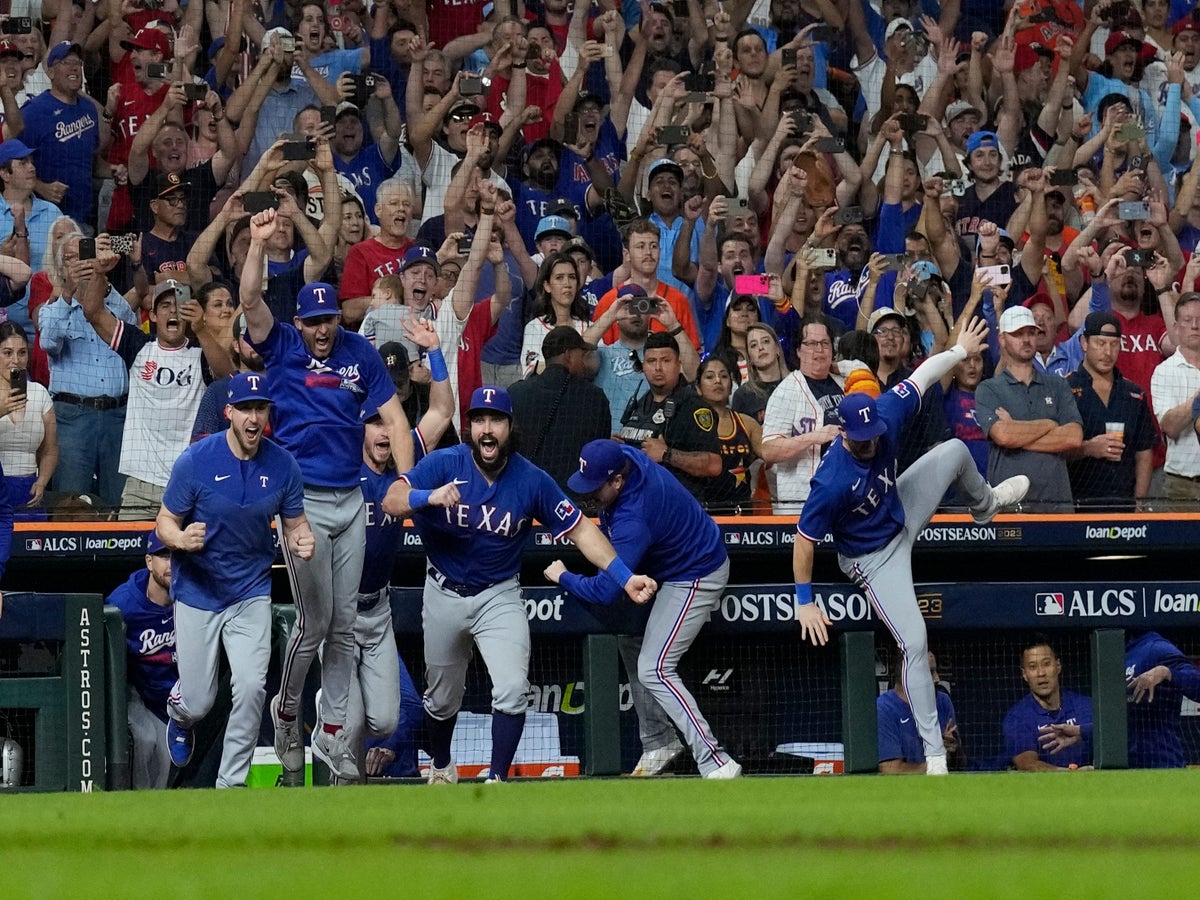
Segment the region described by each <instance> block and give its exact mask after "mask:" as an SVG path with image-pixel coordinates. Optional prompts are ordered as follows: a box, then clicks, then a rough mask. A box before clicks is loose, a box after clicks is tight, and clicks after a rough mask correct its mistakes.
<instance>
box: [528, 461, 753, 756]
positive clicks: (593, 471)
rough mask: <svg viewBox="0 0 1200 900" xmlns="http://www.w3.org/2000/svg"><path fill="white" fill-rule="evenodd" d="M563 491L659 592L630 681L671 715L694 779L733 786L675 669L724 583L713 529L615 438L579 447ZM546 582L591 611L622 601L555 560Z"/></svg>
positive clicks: (725, 564)
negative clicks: (575, 497)
mask: <svg viewBox="0 0 1200 900" xmlns="http://www.w3.org/2000/svg"><path fill="white" fill-rule="evenodd" d="M567 485H568V487H570V488H571V490H573V491H574V492H575V493H577V494H580V495H583V496H585V497H587V498H588V502H587V503H585V505H591V504H594V505H595V507H596V509H597V510H599V513H600V529H601V530H602V531H603V532H604V534H605V535H607V536H608V538H609V539H610V540H611V541H612V544H613V547H614V548H615V549H616V551H617V554H618V555H619V556H620V558H621V559H623V560H626V561H627V562H628V563H629V564H630V565H633V566H637V567H639V568H641V569H643V570H645V571H646V572H651V573H653V577H654V578H655V580H657V581H658V583H659V585H660V587H659V591H658V596H657V597H656V598H655V600H654V607H653V609H651V611H650V618H649V620H648V621H647V622H646V631H645V635H644V636H643V638H642V647H641V651H640V652H639V653H638V662H637V667H638V671H637V679H638V681H640V682H641V683H642V685H643V686H644V687H645V688H646V690H647V691H649V692H650V694H651V695H652V696H653V697H654V699H655V700H656V701H657V702H658V705H659V706H661V707H662V709H663V710H664V711H665V712H666V714H667V715H668V716H670V717H671V721H672V722H674V723H675V726H676V727H677V728H678V729H679V731H680V733H681V734H682V735H683V738H684V740H685V741H686V742H687V745H688V747H690V748H691V751H692V755H693V756H694V757H695V758H696V766H697V767H698V768H699V769H700V774H701V775H703V776H704V777H705V778H737V777H738V776H739V775H741V774H742V767H741V766H740V765H739V764H738V763H737V761H736V760H734V759H733V757H731V756H730V755H729V754H728V753H726V752H725V751H724V750H723V749H722V748H721V745H720V744H719V743H718V742H717V739H716V738H715V737H714V736H713V733H712V729H711V728H709V726H708V722H707V721H705V719H704V716H703V714H701V712H700V709H699V707H698V706H697V705H696V698H695V697H693V696H692V694H691V692H690V691H689V690H688V689H687V688H686V687H685V686H684V684H683V682H682V681H681V680H680V678H679V673H678V671H677V667H678V665H679V660H680V659H681V658H682V657H683V654H685V653H686V652H687V650H688V648H689V647H690V646H691V645H692V642H693V641H694V640H695V639H696V636H697V635H698V634H699V633H700V629H701V628H703V627H704V623H705V622H707V621H708V619H709V616H711V615H712V613H713V610H715V609H716V608H717V606H718V605H719V604H720V602H721V595H722V593H724V591H725V585H726V583H728V581H729V555H728V554H727V553H726V552H725V544H724V542H723V541H722V539H721V529H720V528H718V527H717V523H716V522H714V521H713V519H712V517H711V516H709V515H708V513H706V512H705V511H704V508H703V507H702V506H701V505H700V504H699V502H697V500H696V498H695V497H693V496H692V494H691V493H690V492H689V491H688V490H687V488H685V487H684V486H683V485H682V484H681V483H680V482H679V479H678V478H676V477H675V476H674V475H672V474H671V473H670V472H668V471H667V470H666V469H665V468H663V467H662V466H660V465H658V464H657V463H655V462H653V461H652V460H651V459H650V457H648V456H647V455H646V454H645V453H643V452H642V451H641V450H637V449H635V448H633V447H627V446H625V445H623V444H620V443H617V442H616V441H613V440H609V439H604V440H599V441H592V442H591V443H589V444H587V445H585V446H584V448H583V450H581V451H580V454H579V471H578V472H576V473H575V474H573V475H572V476H571V477H570V479H569V480H568V481H567ZM546 577H547V578H549V579H550V580H551V581H553V582H554V583H555V584H560V585H562V586H563V587H565V588H566V589H567V590H568V591H570V592H571V593H572V594H574V595H575V596H577V597H581V598H583V599H584V600H587V601H588V602H589V603H603V604H610V603H612V602H613V601H614V600H616V599H617V597H618V596H620V590H619V589H618V587H617V586H616V585H614V584H613V582H612V579H610V578H609V577H608V576H607V575H596V576H593V577H590V578H586V577H583V576H581V575H576V574H574V573H573V572H569V571H567V568H566V566H564V565H563V563H562V561H561V560H555V561H554V562H553V563H551V564H550V566H549V567H548V568H547V569H546Z"/></svg>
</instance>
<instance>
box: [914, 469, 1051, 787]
mask: <svg viewBox="0 0 1200 900" xmlns="http://www.w3.org/2000/svg"><path fill="white" fill-rule="evenodd" d="M1018 477H1020V478H1025V476H1024V475H1020V476H1018ZM1026 480H1028V479H1026ZM925 774H926V775H949V774H950V770H949V769H947V768H946V757H945V756H927V757H925Z"/></svg>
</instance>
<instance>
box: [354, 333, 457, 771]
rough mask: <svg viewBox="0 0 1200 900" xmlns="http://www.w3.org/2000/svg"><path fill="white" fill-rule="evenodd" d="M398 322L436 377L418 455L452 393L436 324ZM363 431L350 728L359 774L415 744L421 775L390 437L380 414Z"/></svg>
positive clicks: (383, 766)
mask: <svg viewBox="0 0 1200 900" xmlns="http://www.w3.org/2000/svg"><path fill="white" fill-rule="evenodd" d="M401 324H402V325H403V326H404V332H405V335H406V336H407V337H408V339H409V340H410V341H412V342H413V343H414V344H415V345H416V346H418V347H421V348H422V349H423V351H424V353H425V360H426V362H427V363H428V365H429V371H430V375H431V376H432V378H433V382H432V384H431V385H430V388H429V408H428V409H427V410H426V411H425V413H424V415H422V416H421V421H420V422H418V423H417V427H416V428H414V429H413V430H412V441H413V454H414V457H415V459H416V461H418V462H419V461H420V460H422V459H423V458H424V457H425V454H426V449H427V448H429V447H436V446H437V445H438V442H439V441H440V440H441V439H442V435H444V434H445V433H446V430H447V429H448V428H449V427H450V422H451V420H452V419H453V417H454V392H453V390H452V389H451V387H450V376H449V372H448V371H447V369H446V361H445V359H444V358H443V357H442V349H441V347H440V346H439V344H438V334H437V331H436V330H435V329H434V327H433V323H432V322H430V321H429V320H428V319H413V320H408V321H405V322H403V323H401ZM386 346H387V345H385V346H384V347H381V348H380V351H381V352H382V351H384V350H385V349H386ZM385 358H386V356H385ZM391 374H392V379H393V381H394V382H395V384H396V391H397V393H398V394H399V395H400V397H401V399H402V400H404V399H407V393H408V391H409V390H410V389H411V386H410V383H409V381H408V365H407V363H405V362H404V361H403V360H401V361H400V362H399V363H398V366H397V368H396V369H395V370H391ZM364 431H365V434H364V438H363V448H362V471H361V474H360V475H359V478H358V480H359V483H360V484H361V485H362V492H363V498H364V500H365V501H366V507H367V546H366V555H365V556H364V558H363V573H362V580H361V582H360V583H359V586H358V617H357V618H356V619H355V620H354V661H355V669H354V671H355V677H354V678H353V679H351V681H350V702H349V706H348V707H347V718H346V729H347V731H348V732H349V742H350V747H351V749H352V750H353V751H354V755H355V758H356V759H357V760H358V761H359V769H360V775H364V776H365V775H382V774H384V772H385V771H390V767H391V766H392V765H393V763H395V762H396V761H397V750H396V748H397V746H400V745H404V746H406V747H409V748H410V750H411V757H412V758H411V765H409V766H408V768H407V770H406V771H404V772H403V774H406V775H412V774H416V744H415V732H416V729H417V728H418V727H419V725H420V722H421V696H420V694H419V693H417V689H416V687H415V685H414V684H413V680H412V676H411V675H409V673H408V669H407V668H406V667H405V665H404V661H403V660H402V659H400V657H399V655H398V654H397V652H396V639H395V635H394V633H393V631H392V607H391V602H390V600H389V595H388V589H389V582H390V581H391V577H392V571H393V569H394V568H395V565H396V554H397V552H398V551H399V549H400V532H401V526H402V525H403V524H404V520H403V519H402V518H397V517H394V516H389V515H388V514H387V513H385V512H384V511H383V498H384V497H385V496H386V495H387V492H388V488H390V487H391V486H392V485H393V484H394V483H395V482H396V479H397V478H399V473H398V472H397V471H396V464H395V461H394V459H393V458H392V441H391V438H390V436H389V435H388V431H387V429H386V428H385V427H384V426H383V421H382V419H380V417H379V415H378V413H372V414H370V415H369V416H367V419H366V422H365V428H364ZM397 731H399V732H401V733H400V734H396V733H395V732H397ZM364 749H365V750H366V753H365V754H364V753H363V750H364Z"/></svg>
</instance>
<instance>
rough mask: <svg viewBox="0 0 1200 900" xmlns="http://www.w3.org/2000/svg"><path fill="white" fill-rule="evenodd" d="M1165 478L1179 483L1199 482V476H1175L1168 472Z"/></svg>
mask: <svg viewBox="0 0 1200 900" xmlns="http://www.w3.org/2000/svg"><path fill="white" fill-rule="evenodd" d="M1167 477H1168V478H1178V479H1179V480H1180V481H1200V475H1176V474H1175V473H1174V472H1168V473H1167Z"/></svg>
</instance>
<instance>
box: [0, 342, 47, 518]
mask: <svg viewBox="0 0 1200 900" xmlns="http://www.w3.org/2000/svg"><path fill="white" fill-rule="evenodd" d="M28 367H29V342H28V340H27V339H26V337H25V331H24V329H22V328H21V326H20V325H17V324H16V323H15V322H3V323H0V421H2V422H3V425H4V427H3V428H0V465H2V466H3V471H4V475H5V491H6V494H7V497H8V500H9V502H10V503H11V504H12V508H13V514H14V516H13V517H14V518H15V519H17V520H18V521H26V522H30V521H45V519H46V511H45V510H44V509H42V508H41V504H42V495H43V494H44V493H45V491H46V485H47V484H49V482H50V477H51V476H52V475H53V474H54V469H55V468H56V467H57V465H58V440H57V427H56V421H57V420H56V419H55V417H54V402H53V401H52V400H51V399H50V393H49V392H48V391H47V390H46V388H44V387H43V386H42V385H40V384H38V383H37V382H36V381H30V380H29V375H28Z"/></svg>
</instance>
